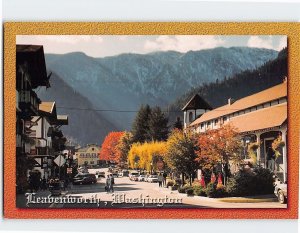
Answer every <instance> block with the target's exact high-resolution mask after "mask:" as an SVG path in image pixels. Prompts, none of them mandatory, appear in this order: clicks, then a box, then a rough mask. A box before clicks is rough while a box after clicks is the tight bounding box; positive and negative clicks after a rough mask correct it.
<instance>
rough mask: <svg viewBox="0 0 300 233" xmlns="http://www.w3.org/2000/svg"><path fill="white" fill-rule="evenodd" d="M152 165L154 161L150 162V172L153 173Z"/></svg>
mask: <svg viewBox="0 0 300 233" xmlns="http://www.w3.org/2000/svg"><path fill="white" fill-rule="evenodd" d="M152 166H153V163H152V162H151V163H150V174H151V175H152Z"/></svg>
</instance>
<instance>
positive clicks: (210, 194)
mask: <svg viewBox="0 0 300 233" xmlns="http://www.w3.org/2000/svg"><path fill="white" fill-rule="evenodd" d="M215 190H216V184H215V183H211V182H210V183H208V184H207V186H206V195H207V196H208V197H213V194H214V192H215Z"/></svg>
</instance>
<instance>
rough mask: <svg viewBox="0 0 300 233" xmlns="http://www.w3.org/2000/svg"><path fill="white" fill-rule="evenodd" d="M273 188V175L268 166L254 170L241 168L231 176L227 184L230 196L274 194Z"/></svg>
mask: <svg viewBox="0 0 300 233" xmlns="http://www.w3.org/2000/svg"><path fill="white" fill-rule="evenodd" d="M273 190H274V188H273V176H272V173H271V172H270V171H269V170H268V169H266V168H255V169H254V170H253V172H247V171H244V170H241V171H239V172H238V173H237V174H236V175H235V176H234V177H232V178H229V180H228V182H227V186H226V191H227V192H228V193H229V194H230V196H250V195H261V194H272V193H273Z"/></svg>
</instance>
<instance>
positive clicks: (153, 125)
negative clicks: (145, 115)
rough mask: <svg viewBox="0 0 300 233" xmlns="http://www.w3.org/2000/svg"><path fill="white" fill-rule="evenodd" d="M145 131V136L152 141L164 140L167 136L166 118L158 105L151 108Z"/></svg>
mask: <svg viewBox="0 0 300 233" xmlns="http://www.w3.org/2000/svg"><path fill="white" fill-rule="evenodd" d="M148 126H149V129H148V132H147V138H148V139H150V140H152V141H165V140H167V138H168V134H169V128H168V118H167V117H166V116H165V114H164V113H163V112H162V111H161V109H160V107H157V106H156V107H154V108H152V109H151V113H150V117H149V123H148Z"/></svg>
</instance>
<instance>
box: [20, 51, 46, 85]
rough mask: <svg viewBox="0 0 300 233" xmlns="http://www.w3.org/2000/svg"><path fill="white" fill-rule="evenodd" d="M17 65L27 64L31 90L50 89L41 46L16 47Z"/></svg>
mask: <svg viewBox="0 0 300 233" xmlns="http://www.w3.org/2000/svg"><path fill="white" fill-rule="evenodd" d="M16 52H17V58H16V60H17V65H22V64H27V68H28V72H29V75H30V77H31V85H32V88H37V87H38V86H46V87H50V83H49V78H50V76H47V70H46V62H45V55H44V48H43V46H42V45H17V47H16Z"/></svg>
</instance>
